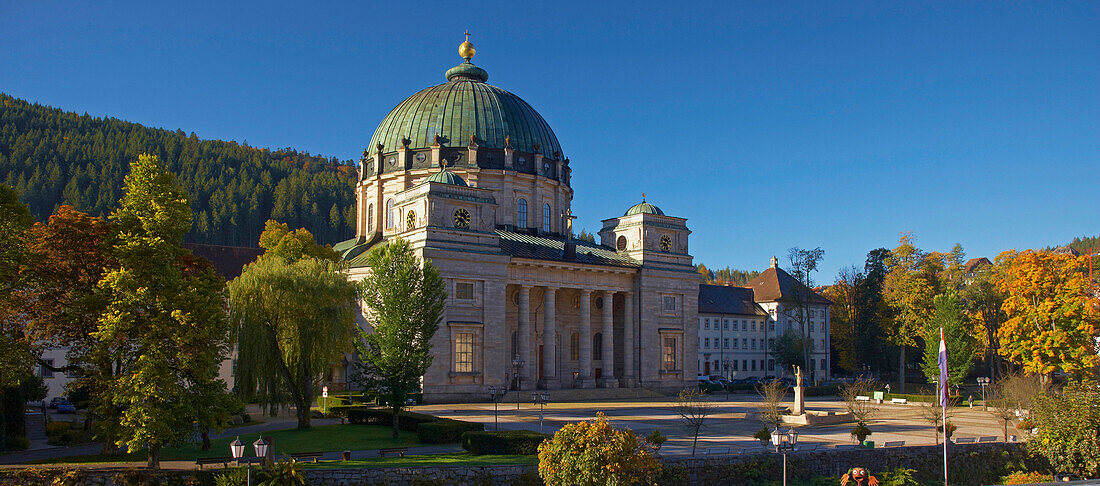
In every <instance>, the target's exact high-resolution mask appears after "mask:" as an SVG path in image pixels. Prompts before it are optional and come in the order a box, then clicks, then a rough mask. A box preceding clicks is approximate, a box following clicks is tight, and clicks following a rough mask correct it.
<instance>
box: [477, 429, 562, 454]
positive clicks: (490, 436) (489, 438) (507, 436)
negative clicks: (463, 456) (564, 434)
mask: <svg viewBox="0 0 1100 486" xmlns="http://www.w3.org/2000/svg"><path fill="white" fill-rule="evenodd" d="M549 438H550V436H549V435H547V434H541V433H538V432H532V431H529V430H508V431H504V432H466V433H464V434H462V448H463V449H465V450H467V451H469V452H470V453H471V454H474V455H512V454H517V455H525V456H530V455H535V454H538V452H539V450H538V449H539V444H541V443H542V442H543V441H545V440H546V439H549Z"/></svg>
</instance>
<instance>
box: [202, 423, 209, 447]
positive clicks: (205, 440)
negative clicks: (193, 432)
mask: <svg viewBox="0 0 1100 486" xmlns="http://www.w3.org/2000/svg"><path fill="white" fill-rule="evenodd" d="M202 450H204V451H208V450H210V429H208V428H205V427H204V428H203V429H202Z"/></svg>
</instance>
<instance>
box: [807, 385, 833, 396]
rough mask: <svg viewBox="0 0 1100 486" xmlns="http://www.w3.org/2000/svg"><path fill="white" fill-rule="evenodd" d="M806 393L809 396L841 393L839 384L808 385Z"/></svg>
mask: <svg viewBox="0 0 1100 486" xmlns="http://www.w3.org/2000/svg"><path fill="white" fill-rule="evenodd" d="M804 393H805V395H806V396H808V397H829V396H834V395H840V387H839V386H837V385H827V386H808V387H806V390H805V392H804Z"/></svg>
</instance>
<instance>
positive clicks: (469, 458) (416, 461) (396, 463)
mask: <svg viewBox="0 0 1100 486" xmlns="http://www.w3.org/2000/svg"><path fill="white" fill-rule="evenodd" d="M538 461H539V458H538V456H475V455H473V454H470V453H468V452H455V453H452V454H431V455H424V456H405V457H394V458H385V459H382V458H380V457H372V458H370V459H356V460H353V461H320V462H318V463H316V464H313V463H309V462H306V463H302V467H303V468H305V469H326V468H341V467H368V468H370V467H408V466H492V465H501V464H536V463H538Z"/></svg>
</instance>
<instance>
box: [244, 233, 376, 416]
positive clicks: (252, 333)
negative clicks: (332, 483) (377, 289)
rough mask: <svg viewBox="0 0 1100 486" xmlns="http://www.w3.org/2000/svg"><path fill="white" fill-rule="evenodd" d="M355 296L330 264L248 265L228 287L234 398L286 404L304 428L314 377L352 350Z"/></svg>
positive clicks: (269, 259)
mask: <svg viewBox="0 0 1100 486" xmlns="http://www.w3.org/2000/svg"><path fill="white" fill-rule="evenodd" d="M355 294H356V287H355V284H354V283H352V282H349V281H348V278H347V273H346V272H345V271H344V269H343V268H342V267H341V266H339V265H338V264H337V263H335V262H332V261H328V260H319V259H317V258H311V257H305V258H300V259H298V260H296V261H288V260H287V259H285V258H283V257H281V256H278V255H265V256H263V257H261V258H259V259H258V260H257V261H256V262H254V263H252V264H250V265H248V267H246V268H245V271H244V272H243V273H242V274H241V276H239V277H237V278H235V279H233V281H232V282H230V283H229V305H230V309H231V310H230V317H231V319H232V323H233V334H234V338H235V340H236V342H237V363H238V366H237V391H238V393H241V394H244V395H246V396H247V395H250V394H252V393H255V394H257V395H258V398H259V400H260V402H261V403H262V404H264V405H272V404H282V403H286V402H288V401H289V402H290V403H293V404H294V406H295V407H296V408H297V414H298V428H299V429H307V428H309V427H310V416H309V410H310V406H311V405H312V404H313V397H314V396H315V393H316V390H315V388H316V385H317V382H318V380H319V378H320V375H321V373H322V372H324V371H325V370H327V369H329V367H330V366H331V365H332V363H333V362H336V361H338V360H339V359H341V358H342V357H343V356H344V353H345V352H347V351H350V350H351V344H350V343H351V341H352V337H353V335H354V329H355V311H356V310H355ZM288 399H289V400H288Z"/></svg>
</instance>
